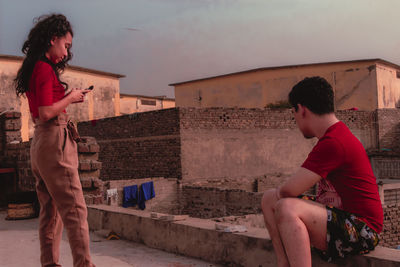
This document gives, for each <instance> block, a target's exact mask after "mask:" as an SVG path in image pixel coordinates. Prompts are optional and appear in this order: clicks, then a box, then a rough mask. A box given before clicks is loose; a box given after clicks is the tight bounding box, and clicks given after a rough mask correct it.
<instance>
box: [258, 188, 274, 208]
mask: <svg viewBox="0 0 400 267" xmlns="http://www.w3.org/2000/svg"><path fill="white" fill-rule="evenodd" d="M274 197H275V189H270V190H268V191H266V192H265V193H264V195H263V197H262V199H261V209H262V210H263V211H264V212H265V211H266V210H267V209H271V208H273V206H274V205H275V200H274Z"/></svg>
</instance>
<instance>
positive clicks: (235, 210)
mask: <svg viewBox="0 0 400 267" xmlns="http://www.w3.org/2000/svg"><path fill="white" fill-rule="evenodd" d="M179 194H180V198H179V201H180V202H181V209H182V210H181V213H182V214H189V215H190V216H192V217H197V218H216V217H223V216H231V215H243V214H251V213H260V212H261V197H262V193H254V192H247V191H244V190H240V189H220V188H213V187H198V186H191V185H184V186H182V188H181V191H180V193H179Z"/></svg>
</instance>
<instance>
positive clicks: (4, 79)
mask: <svg viewBox="0 0 400 267" xmlns="http://www.w3.org/2000/svg"><path fill="white" fill-rule="evenodd" d="M21 63H22V61H21V60H20V59H18V58H8V57H1V56H0V112H1V111H2V110H5V109H13V110H15V111H18V112H21V114H22V115H21V122H22V127H21V136H22V140H23V141H27V140H29V138H30V137H32V135H33V123H32V119H31V115H30V112H29V105H28V101H27V98H26V97H25V96H21V97H19V98H18V97H17V96H16V94H15V88H14V85H13V80H14V79H15V77H16V74H17V71H18V69H19V67H20V65H21ZM61 80H62V81H65V82H67V83H68V84H69V87H70V88H87V87H89V86H90V85H94V90H93V92H91V93H89V94H88V95H87V96H86V100H85V102H84V103H79V104H73V105H71V106H70V107H69V108H68V110H67V112H68V113H69V115H70V117H71V119H72V120H73V121H81V120H92V119H99V118H105V117H112V116H116V115H119V89H120V88H119V78H116V77H112V76H108V75H101V74H95V73H90V72H86V71H79V70H74V69H72V68H69V69H66V70H65V72H64V73H63V74H62V76H61Z"/></svg>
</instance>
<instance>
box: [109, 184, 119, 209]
mask: <svg viewBox="0 0 400 267" xmlns="http://www.w3.org/2000/svg"><path fill="white" fill-rule="evenodd" d="M107 205H112V206H116V205H118V191H117V188H112V189H108V190H107Z"/></svg>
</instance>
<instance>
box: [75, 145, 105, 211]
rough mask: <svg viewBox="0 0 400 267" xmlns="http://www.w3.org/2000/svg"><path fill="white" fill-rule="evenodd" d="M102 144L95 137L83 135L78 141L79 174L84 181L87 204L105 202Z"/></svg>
mask: <svg viewBox="0 0 400 267" xmlns="http://www.w3.org/2000/svg"><path fill="white" fill-rule="evenodd" d="M99 151H100V146H99V145H98V144H97V142H96V139H95V138H94V137H82V141H80V142H78V158H79V176H80V179H81V183H82V188H83V194H84V196H85V201H86V204H88V205H90V204H101V203H103V196H104V186H103V181H102V180H100V179H99V177H100V169H101V166H102V165H101V162H99V161H98V159H99Z"/></svg>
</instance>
